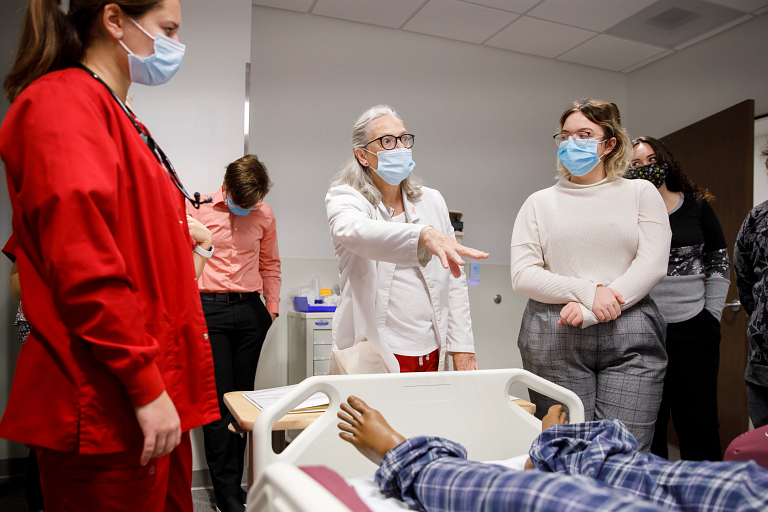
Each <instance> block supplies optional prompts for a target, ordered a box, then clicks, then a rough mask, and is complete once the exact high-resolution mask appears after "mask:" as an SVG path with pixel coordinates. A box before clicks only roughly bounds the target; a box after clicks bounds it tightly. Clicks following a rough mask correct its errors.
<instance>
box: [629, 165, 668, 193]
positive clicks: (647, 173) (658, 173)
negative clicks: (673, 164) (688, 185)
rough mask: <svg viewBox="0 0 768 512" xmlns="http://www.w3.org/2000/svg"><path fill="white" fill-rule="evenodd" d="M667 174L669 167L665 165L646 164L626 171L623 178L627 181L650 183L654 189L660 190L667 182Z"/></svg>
mask: <svg viewBox="0 0 768 512" xmlns="http://www.w3.org/2000/svg"><path fill="white" fill-rule="evenodd" d="M668 172H669V165H667V164H666V163H663V164H648V165H643V166H641V167H635V168H634V169H630V170H628V171H627V174H626V175H624V177H625V178H627V179H628V180H637V179H640V180H646V181H650V182H651V183H653V185H654V186H655V187H656V188H660V187H661V186H662V185H663V184H664V182H665V181H666V180H667V173H668Z"/></svg>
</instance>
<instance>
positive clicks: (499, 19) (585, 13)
mask: <svg viewBox="0 0 768 512" xmlns="http://www.w3.org/2000/svg"><path fill="white" fill-rule="evenodd" d="M252 2H253V4H254V5H261V6H266V7H275V8H278V9H287V10H291V11H298V12H305V13H310V14H314V15H317V16H327V17H331V18H339V19H343V20H349V21H356V22H359V23H368V24H371V25H378V26H381V27H388V28H395V29H400V30H407V31H409V32H418V33H421V34H428V35H431V36H438V37H444V38H447V39H454V40H457V41H464V42H468V43H474V44H480V45H484V46H491V47H494V48H501V49H504V50H510V51H514V52H520V53H527V54H530V55H537V56H539V57H546V58H550V59H556V60H560V61H566V62H573V63H576V64H582V65H585V66H592V67H596V68H601V69H608V70H611V71H621V72H624V73H629V72H630V71H634V70H635V69H638V68H640V67H642V66H645V65H646V64H649V63H651V62H653V61H655V60H658V59H661V58H664V57H666V56H668V55H672V54H673V53H675V52H676V51H679V50H681V49H683V48H685V47H686V46H690V45H691V44H695V43H697V42H699V41H702V40H704V39H707V38H709V37H712V36H713V35H715V34H718V33H720V32H722V31H724V30H727V29H729V28H731V27H734V26H736V25H738V24H740V23H743V22H744V21H747V20H749V19H751V18H752V17H754V16H759V15H760V14H763V13H765V12H768V0H252Z"/></svg>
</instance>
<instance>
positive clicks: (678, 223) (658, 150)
mask: <svg viewBox="0 0 768 512" xmlns="http://www.w3.org/2000/svg"><path fill="white" fill-rule="evenodd" d="M632 146H633V148H632V163H631V168H630V170H629V171H628V172H627V175H626V177H627V178H629V179H642V180H646V181H650V182H651V183H652V184H653V185H654V186H655V187H656V188H657V189H658V190H659V193H660V195H661V197H662V199H664V204H665V206H666V208H667V212H668V213H669V225H670V227H671V228H672V246H671V249H670V253H669V266H668V268H667V275H666V277H664V279H662V280H661V282H660V283H659V284H657V285H656V287H654V289H653V290H652V291H651V298H652V299H653V300H654V302H656V305H657V306H658V308H659V311H661V313H662V315H664V318H665V320H666V321H667V340H666V348H667V356H668V357H669V362H668V365H667V374H666V376H665V377H664V394H663V395H662V399H661V407H660V409H659V417H658V419H657V420H656V432H655V434H654V436H653V445H652V446H651V452H653V453H654V454H656V455H659V456H661V457H664V458H667V456H668V450H667V423H669V417H670V413H671V415H672V422H673V424H674V426H675V430H676V431H677V435H678V438H679V439H680V456H681V457H682V458H683V459H685V460H721V453H720V434H719V424H718V421H717V373H718V368H719V366H720V315H721V314H722V312H723V305H724V304H725V296H726V294H727V293H728V285H729V284H730V281H729V279H728V269H729V262H728V247H727V244H726V242H725V236H724V235H723V229H722V228H721V227H720V221H719V220H718V219H717V215H715V212H714V211H713V210H712V206H710V204H709V201H712V200H714V197H713V196H712V194H710V193H709V191H708V190H707V189H705V188H702V187H700V186H698V185H696V184H694V183H693V182H691V180H690V179H688V177H687V176H686V175H685V173H684V172H683V170H682V168H681V167H680V164H679V163H678V162H677V160H675V158H674V156H672V153H671V152H670V151H669V149H668V148H667V146H665V145H664V143H663V142H661V141H659V140H657V139H654V138H652V137H638V138H637V139H635V140H634V141H633V142H632Z"/></svg>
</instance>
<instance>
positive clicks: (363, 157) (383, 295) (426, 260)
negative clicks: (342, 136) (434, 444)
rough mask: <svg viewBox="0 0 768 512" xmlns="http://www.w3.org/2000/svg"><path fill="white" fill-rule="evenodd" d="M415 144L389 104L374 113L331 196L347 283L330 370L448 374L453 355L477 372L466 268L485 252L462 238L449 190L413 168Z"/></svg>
mask: <svg viewBox="0 0 768 512" xmlns="http://www.w3.org/2000/svg"><path fill="white" fill-rule="evenodd" d="M413 142H414V136H413V135H411V134H409V133H408V132H407V131H406V130H405V126H404V125H403V121H402V120H401V119H400V117H399V116H398V115H397V113H396V112H395V111H394V110H392V108H391V107H388V106H386V105H378V106H375V107H372V108H370V109H368V110H367V111H366V112H364V113H363V115H362V116H360V118H359V119H358V120H357V122H356V123H355V125H354V127H353V129H352V152H351V153H352V154H351V155H350V158H349V160H348V161H347V163H346V164H345V165H344V167H343V168H342V170H341V171H340V172H339V173H338V174H337V175H336V177H335V178H334V180H333V183H331V187H330V189H329V190H328V194H327V195H326V197H325V207H326V211H327V213H328V222H329V224H330V228H331V237H332V238H333V244H334V248H335V251H336V261H337V263H338V266H339V274H340V276H339V285H340V287H341V299H340V301H339V305H338V307H337V309H336V314H335V315H334V318H333V349H332V352H331V370H330V372H331V373H332V374H348V373H387V372H392V373H397V372H406V371H436V370H444V369H446V368H447V366H448V359H447V357H446V356H447V355H448V354H451V355H452V357H453V366H454V369H456V370H476V369H477V368H478V366H477V361H476V359H475V354H474V352H475V349H474V340H473V338H472V323H471V320H470V316H469V296H468V294H467V280H466V276H465V275H464V272H463V271H462V270H461V266H463V265H464V261H463V260H462V256H467V257H470V258H474V259H484V258H487V257H488V254H487V253H484V252H481V251H478V250H475V249H470V248H468V247H464V246H463V245H460V244H458V243H457V242H456V239H455V237H454V235H453V228H452V226H451V223H450V220H449V218H448V208H447V207H446V205H445V200H444V199H443V196H441V195H440V193H439V192H438V191H437V190H434V189H431V188H428V187H424V186H422V184H421V182H420V181H419V180H418V179H417V178H415V177H414V176H412V175H411V174H410V173H411V171H412V170H413V167H414V162H413V159H412V156H411V148H412V147H413ZM433 256H437V258H433ZM449 269H450V272H449V271H448V270H449ZM450 274H453V278H451V275H450Z"/></svg>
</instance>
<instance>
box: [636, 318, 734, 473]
mask: <svg viewBox="0 0 768 512" xmlns="http://www.w3.org/2000/svg"><path fill="white" fill-rule="evenodd" d="M667 355H668V356H669V362H668V364H667V374H666V376H665V377H664V393H663V395H662V399H661V408H660V409H659V416H658V418H657V420H656V430H655V432H654V436H653V444H652V445H651V453H653V454H655V455H659V456H661V457H664V458H665V459H666V458H669V454H668V453H667V452H668V450H667V423H669V417H670V413H671V415H672V424H673V425H674V427H675V431H676V432H677V436H678V438H679V440H680V458H682V459H683V460H715V461H716V460H722V455H721V452H720V430H719V429H720V423H719V422H718V419H717V373H718V370H719V368H720V322H718V321H717V320H716V319H715V317H713V316H712V314H711V313H710V312H709V311H707V310H706V309H704V310H702V311H701V313H699V314H698V315H696V316H695V317H693V318H691V319H690V320H686V321H684V322H678V323H670V324H669V325H668V326H667Z"/></svg>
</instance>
